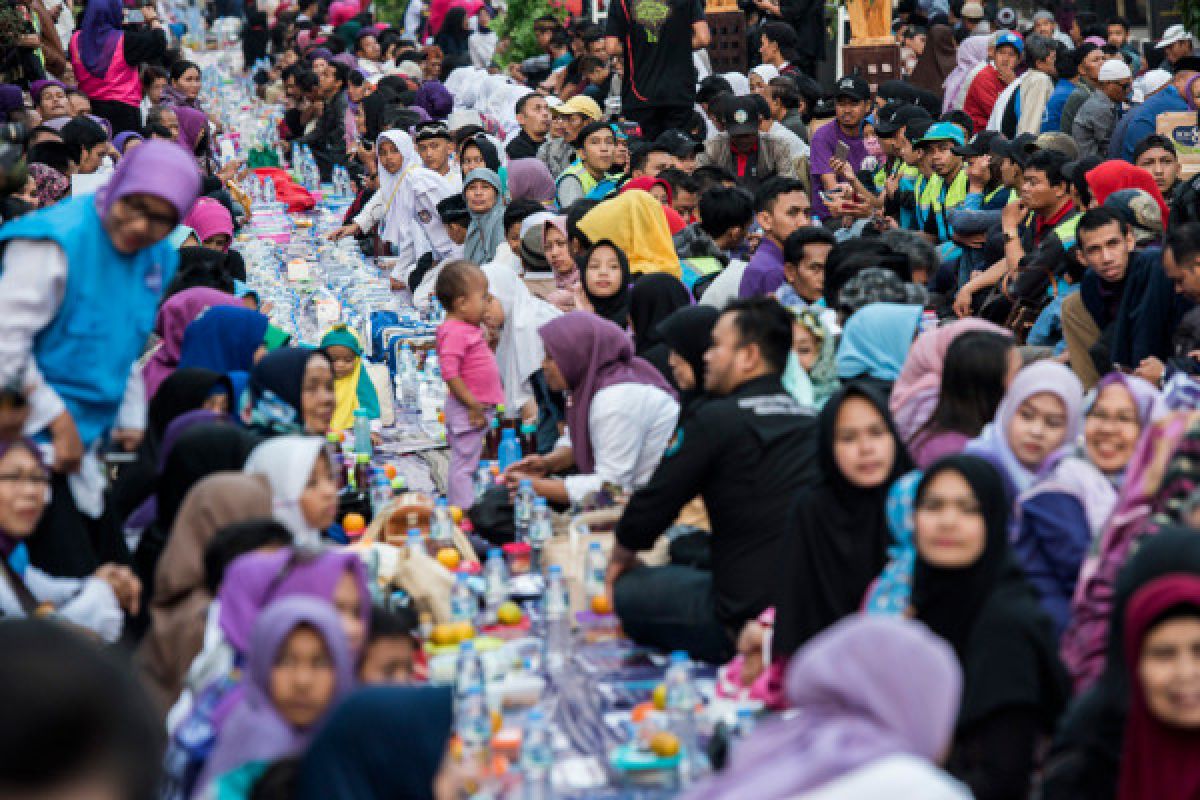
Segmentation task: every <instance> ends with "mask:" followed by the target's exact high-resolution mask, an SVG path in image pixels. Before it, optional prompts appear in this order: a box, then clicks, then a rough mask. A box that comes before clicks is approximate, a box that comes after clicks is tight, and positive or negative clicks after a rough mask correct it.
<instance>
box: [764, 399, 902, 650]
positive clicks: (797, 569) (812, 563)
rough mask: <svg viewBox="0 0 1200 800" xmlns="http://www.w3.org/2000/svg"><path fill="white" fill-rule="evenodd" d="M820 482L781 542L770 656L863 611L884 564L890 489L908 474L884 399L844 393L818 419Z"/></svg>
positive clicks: (799, 507)
mask: <svg viewBox="0 0 1200 800" xmlns="http://www.w3.org/2000/svg"><path fill="white" fill-rule="evenodd" d="M819 425H820V428H819V434H818V439H817V452H818V457H819V458H820V461H821V472H822V476H823V477H822V480H821V482H820V483H819V484H817V485H816V486H814V487H813V488H811V489H809V490H807V491H806V492H805V493H804V494H803V495H802V496H801V497H800V498H799V499H798V501H797V508H796V513H795V514H794V515H793V517H792V531H791V533H790V534H789V536H787V537H786V538H787V541H788V543H789V545H788V553H787V555H785V556H784V562H783V563H784V565H785V566H784V569H785V570H787V574H788V575H789V576H790V577H789V578H787V579H786V580H784V581H783V582H782V583H781V586H784V587H787V588H786V589H785V590H783V592H782V593H781V594H780V596H779V598H778V605H777V608H776V616H775V641H774V645H773V651H774V655H775V656H777V660H780V659H787V658H788V657H790V656H791V654H792V653H794V652H795V651H796V649H797V648H799V647H800V646H802V645H803V644H804V643H805V642H807V641H808V640H809V639H811V638H812V637H813V636H816V635H817V634H818V633H820V632H821V631H822V630H824V629H825V628H827V627H829V626H830V625H832V624H833V623H835V622H837V621H838V620H840V619H841V618H842V617H845V616H847V615H849V614H853V613H854V612H855V611H857V610H858V609H859V608H861V607H862V604H863V597H864V596H865V595H866V592H867V588H868V587H869V586H870V584H871V582H872V581H873V580H875V577H876V576H877V575H879V573H880V571H881V570H882V569H883V568H884V566H885V565H886V564H887V561H888V546H889V545H890V544H891V540H892V536H891V533H890V531H889V530H888V523H887V515H886V509H885V501H886V500H887V493H888V487H889V486H890V485H891V484H892V482H894V481H895V480H896V479H897V478H899V477H900V476H901V475H903V474H904V473H905V472H907V471H908V470H909V469H911V468H912V462H911V461H909V459H908V453H907V452H905V449H904V442H903V441H902V440H901V439H900V437H899V435H898V434H897V433H896V430H895V427H894V426H893V424H892V421H891V418H890V417H889V416H888V411H887V404H886V403H885V402H884V400H883V397H882V395H881V394H880V393H879V392H877V391H875V390H874V389H872V388H870V387H867V386H858V385H854V386H848V387H846V388H844V389H842V390H841V391H840V392H838V393H837V394H835V395H834V396H833V397H832V398H830V400H829V402H828V403H826V405H825V408H823V409H822V410H821V415H820V418H819Z"/></svg>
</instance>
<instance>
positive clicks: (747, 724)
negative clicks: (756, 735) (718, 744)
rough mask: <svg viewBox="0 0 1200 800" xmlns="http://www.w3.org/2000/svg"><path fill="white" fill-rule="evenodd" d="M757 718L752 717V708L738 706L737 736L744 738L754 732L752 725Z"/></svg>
mask: <svg viewBox="0 0 1200 800" xmlns="http://www.w3.org/2000/svg"><path fill="white" fill-rule="evenodd" d="M756 722H757V720H755V718H754V709H752V708H739V709H738V712H737V737H738V738H739V739H745V738H746V737H747V736H749V735H750V734H751V733H753V732H754V726H755V724H756Z"/></svg>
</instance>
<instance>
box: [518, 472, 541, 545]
mask: <svg viewBox="0 0 1200 800" xmlns="http://www.w3.org/2000/svg"><path fill="white" fill-rule="evenodd" d="M536 496H537V495H535V494H534V492H533V481H531V480H529V479H528V478H522V479H521V483H520V484H518V485H517V495H516V497H514V498H513V533H514V534H515V536H516V540H517V541H518V542H528V541H529V522H530V520H531V519H532V517H533V499H534V498H535V497H536Z"/></svg>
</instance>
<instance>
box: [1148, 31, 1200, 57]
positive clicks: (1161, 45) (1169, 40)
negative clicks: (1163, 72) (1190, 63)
mask: <svg viewBox="0 0 1200 800" xmlns="http://www.w3.org/2000/svg"><path fill="white" fill-rule="evenodd" d="M1154 48H1155V49H1156V50H1162V51H1163V57H1164V58H1165V59H1166V62H1167V63H1166V65H1167V66H1168V67H1174V65H1175V64H1178V63H1179V61H1180V60H1181V59H1184V58H1187V57H1188V56H1190V55H1191V54H1192V51H1193V49H1195V40H1194V39H1192V34H1190V33H1188V30H1187V28H1185V27H1183V26H1182V25H1172V26H1171V27H1169V28H1167V29H1166V30H1165V31H1163V37H1162V38H1161V39H1159V40H1158V44H1156V45H1154Z"/></svg>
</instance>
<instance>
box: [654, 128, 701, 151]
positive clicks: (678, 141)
mask: <svg viewBox="0 0 1200 800" xmlns="http://www.w3.org/2000/svg"><path fill="white" fill-rule="evenodd" d="M654 143H655V144H656V145H659V146H660V147H665V148H667V149H668V150H670V151H671V155H673V156H675V157H676V158H688V157H689V156H694V155H696V154H697V153H699V152H700V151H701V150H703V149H704V145H703V144H702V143H700V142H697V141H696V140H695V139H693V138H692V137H690V136H688V135H687V134H686V133H684V132H683V131H681V130H679V129H677V128H670V129H668V130H665V131H663V132H662V133H660V134H659V135H658V138H657V139H655V140H654Z"/></svg>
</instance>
